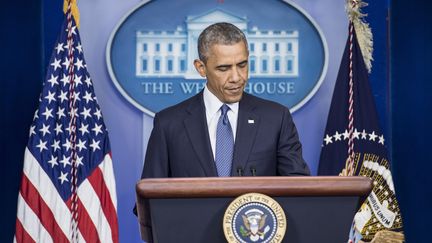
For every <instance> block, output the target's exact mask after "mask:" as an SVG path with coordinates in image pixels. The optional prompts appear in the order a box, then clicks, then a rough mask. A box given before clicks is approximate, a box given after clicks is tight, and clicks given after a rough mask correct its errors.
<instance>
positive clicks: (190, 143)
mask: <svg viewBox="0 0 432 243" xmlns="http://www.w3.org/2000/svg"><path fill="white" fill-rule="evenodd" d="M205 114H206V113H205V107H204V100H203V92H200V93H199V94H197V95H195V96H193V97H192V98H190V99H188V100H185V101H183V102H181V103H179V104H177V105H175V106H172V107H169V108H167V109H165V110H163V111H161V112H159V113H157V114H156V116H155V118H154V127H153V131H152V133H151V136H150V140H149V143H148V146H147V153H146V158H145V164H144V170H143V173H142V178H163V177H211V176H217V169H216V165H215V162H214V159H213V153H212V149H211V145H210V138H209V133H208V128H207V122H206V117H205V116H206V115H205ZM239 172H241V174H242V175H244V176H251V175H253V174H255V175H257V176H275V175H284V176H290V175H309V174H310V172H309V168H308V166H307V164H306V163H305V161H304V160H303V157H302V146H301V144H300V142H299V139H298V135H297V130H296V128H295V125H294V123H293V121H292V118H291V115H290V112H289V110H288V109H287V108H286V107H284V106H282V105H280V104H277V103H275V102H271V101H267V100H263V99H260V98H257V97H255V96H252V95H249V94H247V93H244V94H243V97H242V99H241V101H240V103H239V114H238V122H237V134H236V140H235V146H234V157H233V165H232V170H231V175H232V176H236V175H238V173H239Z"/></svg>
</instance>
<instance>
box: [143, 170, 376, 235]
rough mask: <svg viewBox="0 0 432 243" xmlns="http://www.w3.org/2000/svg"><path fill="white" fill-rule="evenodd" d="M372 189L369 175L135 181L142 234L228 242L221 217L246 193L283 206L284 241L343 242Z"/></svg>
mask: <svg viewBox="0 0 432 243" xmlns="http://www.w3.org/2000/svg"><path fill="white" fill-rule="evenodd" d="M371 190H372V182H371V180H370V179H369V178H367V177H357V176H351V177H340V176H325V177H321V176H316V177H312V176H305V177H211V178H209V177H207V178H164V179H142V180H140V181H139V182H138V183H137V185H136V194H137V211H138V220H139V223H140V232H141V237H142V239H143V240H145V241H148V242H155V243H170V242H190V243H195V242H197V243H198V242H200V243H201V242H206V243H213V242H215V243H216V242H217V243H220V242H226V239H225V236H224V233H223V228H222V220H223V216H224V213H225V210H226V209H227V207H228V205H229V204H230V203H231V202H232V201H233V200H234V199H235V198H236V197H238V196H240V195H243V194H245V193H252V192H255V193H262V194H265V195H267V196H270V197H272V198H273V199H275V200H276V201H277V202H278V203H279V204H280V205H281V207H282V208H283V210H284V212H285V215H286V219H287V229H286V233H285V236H284V239H283V241H282V242H294V243H309V242H329V243H335V242H347V239H348V234H349V230H350V228H351V224H352V220H353V218H354V215H355V213H356V212H357V210H358V209H359V207H360V206H361V204H362V203H363V201H364V200H365V199H366V197H367V196H368V195H369V193H370V191H371Z"/></svg>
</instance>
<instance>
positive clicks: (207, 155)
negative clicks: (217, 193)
mask: <svg viewBox="0 0 432 243" xmlns="http://www.w3.org/2000/svg"><path fill="white" fill-rule="evenodd" d="M195 97H196V99H195V100H194V101H193V102H192V103H191V104H190V105H189V107H188V108H187V111H188V113H189V114H190V116H189V117H187V118H186V119H185V120H184V126H185V128H186V130H187V133H188V135H189V139H190V142H191V144H192V147H193V149H194V150H195V153H196V154H197V156H198V158H199V162H200V164H201V166H202V168H203V170H204V171H205V174H206V176H217V169H216V165H215V163H214V159H213V153H212V150H211V145H210V138H209V134H208V128H207V122H206V115H205V108H204V101H203V98H202V97H203V94H202V92H201V93H199V94H198V95H196V96H195Z"/></svg>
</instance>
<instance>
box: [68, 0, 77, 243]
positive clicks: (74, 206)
mask: <svg viewBox="0 0 432 243" xmlns="http://www.w3.org/2000/svg"><path fill="white" fill-rule="evenodd" d="M67 24H68V25H67V26H68V27H67V43H68V58H69V67H68V76H69V77H68V78H69V84H70V85H69V110H70V116H71V121H70V124H69V128H70V130H69V131H70V143H71V164H72V168H71V170H72V171H71V176H72V178H71V181H72V187H71V191H72V197H71V199H72V202H71V213H72V217H71V227H72V230H71V242H78V195H77V187H78V185H77V178H78V177H77V171H78V168H77V163H76V156H77V152H76V115H77V114H75V112H76V109H75V101H76V99H75V90H74V88H75V87H74V86H75V85H74V61H73V56H74V53H73V52H74V48H73V33H72V1H71V0H68V7H67Z"/></svg>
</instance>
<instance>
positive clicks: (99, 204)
mask: <svg viewBox="0 0 432 243" xmlns="http://www.w3.org/2000/svg"><path fill="white" fill-rule="evenodd" d="M68 37H69V38H68ZM72 118H73V119H72ZM110 153H111V152H110V144H109V140H108V132H107V130H106V127H105V124H104V122H103V119H102V115H101V110H100V107H99V105H98V103H97V100H96V96H95V93H94V89H93V85H92V81H91V79H90V75H89V73H88V72H87V68H86V62H85V61H84V56H83V52H82V46H81V41H80V37H79V33H78V29H77V27H76V24H75V20H74V19H73V18H72V17H71V15H70V14H68V15H67V16H66V18H65V21H64V23H63V25H62V27H61V32H60V36H59V38H58V40H57V42H56V45H55V48H54V50H53V53H52V56H51V60H50V64H49V65H48V68H47V75H46V80H45V82H44V87H43V90H42V93H41V96H40V105H39V108H38V110H36V112H35V115H34V120H33V123H32V125H31V127H30V132H29V142H28V144H27V147H26V149H25V156H24V168H23V174H22V179H21V187H20V191H19V195H18V211H17V219H16V232H15V238H14V242H26V243H27V242H104V243H105V242H118V220H117V196H116V188H115V179H114V171H113V165H112V160H111V154H110ZM74 165H75V166H74ZM74 168H76V173H75V172H74ZM74 179H76V180H75V182H74ZM74 183H75V188H74Z"/></svg>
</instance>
